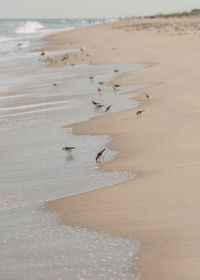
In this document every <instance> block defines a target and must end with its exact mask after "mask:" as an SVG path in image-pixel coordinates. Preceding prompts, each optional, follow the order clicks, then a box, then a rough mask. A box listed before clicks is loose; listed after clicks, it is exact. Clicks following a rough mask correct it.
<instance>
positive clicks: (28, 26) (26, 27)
mask: <svg viewBox="0 0 200 280" xmlns="http://www.w3.org/2000/svg"><path fill="white" fill-rule="evenodd" d="M43 28H44V25H42V24H41V23H40V22H39V21H27V22H26V23H21V25H20V26H19V27H18V28H17V30H16V33H17V34H33V33H38V32H39V31H40V30H41V29H43Z"/></svg>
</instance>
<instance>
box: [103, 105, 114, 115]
mask: <svg viewBox="0 0 200 280" xmlns="http://www.w3.org/2000/svg"><path fill="white" fill-rule="evenodd" d="M111 107H112V105H109V106H108V107H106V110H105V113H106V112H108V111H109V110H110V108H111Z"/></svg>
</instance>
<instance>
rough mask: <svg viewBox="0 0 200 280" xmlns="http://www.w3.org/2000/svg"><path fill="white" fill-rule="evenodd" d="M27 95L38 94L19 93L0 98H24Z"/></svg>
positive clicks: (0, 97)
mask: <svg viewBox="0 0 200 280" xmlns="http://www.w3.org/2000/svg"><path fill="white" fill-rule="evenodd" d="M26 96H28V97H29V96H36V95H34V94H17V95H4V96H0V99H3V100H6V99H12V98H20V97H21V98H22V97H26Z"/></svg>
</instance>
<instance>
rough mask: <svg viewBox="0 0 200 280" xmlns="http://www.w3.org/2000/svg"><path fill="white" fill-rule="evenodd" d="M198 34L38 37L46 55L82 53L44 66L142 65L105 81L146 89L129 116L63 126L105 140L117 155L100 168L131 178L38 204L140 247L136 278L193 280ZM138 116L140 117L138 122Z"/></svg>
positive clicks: (157, 31)
mask: <svg viewBox="0 0 200 280" xmlns="http://www.w3.org/2000/svg"><path fill="white" fill-rule="evenodd" d="M199 26H200V19H198V18H181V19H129V20H122V21H119V22H112V23H106V24H104V25H99V26H95V27H90V28H84V29H79V30H73V31H69V32H66V33H61V34H57V35H53V36H50V37H48V38H47V40H48V41H49V42H50V43H51V44H50V46H49V47H48V50H59V49H72V48H73V49H77V48H80V46H81V45H84V46H85V48H86V50H85V51H83V52H76V53H74V54H75V56H74V55H70V58H69V59H68V60H67V61H65V62H62V63H60V62H58V63H52V64H51V65H53V66H54V65H61V64H64V63H67V64H79V63H89V64H116V63H139V62H143V63H148V64H149V67H147V68H145V69H142V70H138V71H133V72H129V73H127V74H123V75H120V72H119V76H118V77H117V79H116V80H115V81H110V82H109V85H113V84H114V83H118V84H120V85H134V84H153V86H151V87H148V88H146V89H142V90H139V92H140V93H141V95H140V96H139V97H138V100H139V101H140V102H141V103H140V106H139V107H138V108H136V109H132V110H128V111H124V112H120V113H114V114H108V115H106V116H101V117H97V118H93V119H91V120H89V121H87V122H82V123H79V124H76V125H73V126H72V128H73V133H74V134H78V135H80V134H108V135H110V136H111V137H112V139H113V140H112V142H111V144H110V148H111V149H115V150H118V151H120V155H119V156H118V157H117V158H116V159H115V160H113V161H111V162H108V163H106V164H104V165H102V167H101V168H103V169H104V170H120V171H131V172H133V173H135V174H136V175H137V176H136V178H134V179H133V180H131V181H128V182H125V183H122V184H119V185H117V186H113V187H107V188H103V189H99V190H95V191H91V192H88V193H84V194H80V195H75V196H71V197H67V198H64V199H59V200H56V201H51V202H49V203H48V204H47V205H46V209H47V210H48V211H56V212H59V213H60V214H61V217H62V222H63V223H64V224H66V225H69V226H80V227H83V228H87V229H89V230H95V231H100V232H106V233H111V234H114V235H118V236H124V237H131V238H133V239H137V240H140V241H141V243H142V250H141V254H140V256H139V262H138V268H139V273H140V274H141V279H148V280H160V279H162V280H165V279H166V280H168V279H174V280H176V279H177V280H178V279H181V280H183V279H199V275H200V268H199V259H200V241H199V235H200V223H199V217H198V213H199V209H200V190H199V182H200V161H199V155H200V133H199V123H200V110H199V107H200V99H199V87H200V78H199V68H200V66H199V61H200V52H199V49H200V28H199ZM45 50H46V49H45ZM59 60H60V58H55V60H54V62H55V61H59ZM145 94H148V95H150V96H151V97H152V98H151V99H150V100H147V98H145ZM140 109H145V112H144V113H143V114H142V116H141V117H139V118H138V117H136V112H137V110H140ZM105 124H106V125H105Z"/></svg>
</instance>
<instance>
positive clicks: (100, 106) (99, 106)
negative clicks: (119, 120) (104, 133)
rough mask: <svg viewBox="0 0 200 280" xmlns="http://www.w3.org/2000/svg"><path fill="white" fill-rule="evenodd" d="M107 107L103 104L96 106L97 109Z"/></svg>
mask: <svg viewBox="0 0 200 280" xmlns="http://www.w3.org/2000/svg"><path fill="white" fill-rule="evenodd" d="M104 106H105V105H103V104H97V105H96V108H102V107H104Z"/></svg>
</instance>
